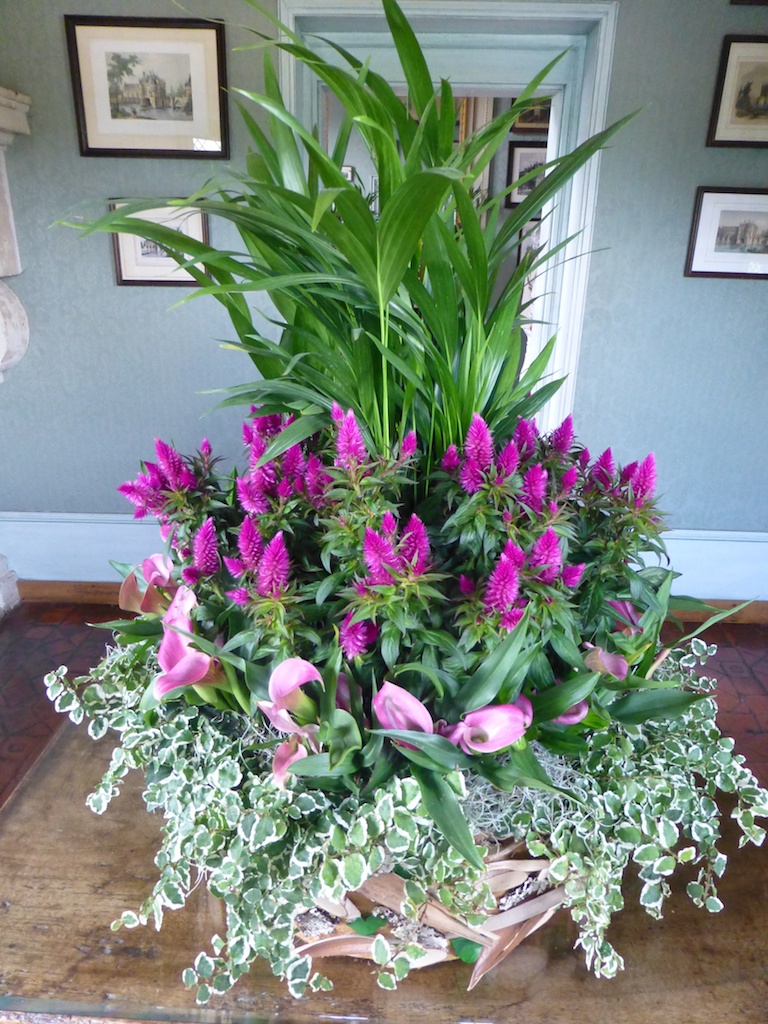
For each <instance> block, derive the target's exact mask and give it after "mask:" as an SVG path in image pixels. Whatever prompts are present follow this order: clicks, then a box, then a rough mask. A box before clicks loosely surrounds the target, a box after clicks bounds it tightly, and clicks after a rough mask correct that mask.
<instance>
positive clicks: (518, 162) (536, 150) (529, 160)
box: [504, 142, 547, 207]
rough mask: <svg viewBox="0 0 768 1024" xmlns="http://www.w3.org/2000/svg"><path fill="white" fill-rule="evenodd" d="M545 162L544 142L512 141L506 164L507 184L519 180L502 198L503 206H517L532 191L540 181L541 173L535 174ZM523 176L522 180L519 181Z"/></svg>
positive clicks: (545, 148) (545, 147) (545, 146)
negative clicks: (503, 198)
mask: <svg viewBox="0 0 768 1024" xmlns="http://www.w3.org/2000/svg"><path fill="white" fill-rule="evenodd" d="M546 162H547V144H546V142H512V143H510V146H509V161H508V164H507V185H512V184H513V183H514V182H520V184H518V185H516V186H515V188H513V189H512V190H511V191H510V192H508V193H507V195H506V198H505V200H504V204H505V206H508V207H511V206H517V204H518V203H522V201H523V200H524V199H525V198H526V197H527V196H528V195H530V193H531V192H533V190H534V188H535V187H536V185H538V183H539V182H540V181H541V178H542V174H537V173H536V171H537V169H538V168H539V167H543V166H544V164H545V163H546ZM521 178H524V179H525V180H524V181H520V179H521Z"/></svg>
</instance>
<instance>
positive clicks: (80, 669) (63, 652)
mask: <svg viewBox="0 0 768 1024" xmlns="http://www.w3.org/2000/svg"><path fill="white" fill-rule="evenodd" d="M119 617H120V613H119V611H118V610H117V609H116V608H113V607H111V606H105V605H76V604H34V603H29V604H22V605H21V607H19V608H17V609H15V610H14V611H13V612H11V614H10V615H8V616H7V617H6V618H5V619H4V620H3V621H2V622H0V806H1V805H2V804H3V803H4V802H5V800H6V799H7V798H8V796H9V795H10V793H11V791H12V790H13V788H14V787H15V785H16V783H17V782H18V781H19V780H20V779H21V778H22V777H23V775H24V774H25V773H26V772H27V771H28V770H29V768H30V767H31V765H32V764H33V762H34V761H35V760H36V758H37V757H38V756H39V755H40V753H41V751H42V750H43V749H44V747H45V745H46V743H47V742H48V740H49V739H50V737H51V736H52V735H53V733H54V732H55V731H56V729H57V728H58V727H59V726H60V725H61V724H62V722H63V721H64V716H62V715H59V714H57V712H56V711H54V710H53V708H52V706H51V705H50V703H49V702H48V700H47V698H46V696H45V690H44V688H43V684H42V679H43V676H44V675H45V674H46V673H47V672H50V671H51V670H52V669H55V668H57V667H58V666H59V665H67V666H68V667H69V669H70V672H71V673H72V674H73V675H82V674H84V673H86V672H87V670H88V669H89V667H90V666H91V665H93V664H95V663H96V662H97V661H98V659H99V656H100V654H101V651H102V650H103V648H104V644H105V643H106V641H107V640H108V638H109V633H108V632H105V631H103V630H100V629H92V628H89V627H88V626H87V625H86V623H88V622H106V621H109V620H110V619H114V618H119ZM706 637H707V639H708V640H709V642H710V643H715V644H717V646H718V653H717V655H716V656H715V657H714V658H713V659H712V660H711V661H710V662H709V664H708V665H707V667H706V670H705V671H706V672H707V674H708V675H710V676H714V677H716V678H717V680H718V683H719V686H718V701H719V704H720V716H719V721H720V725H721V728H722V729H723V731H724V732H726V733H727V734H729V735H731V736H733V737H734V739H735V740H736V748H737V750H738V751H739V752H740V753H742V754H744V756H745V758H746V760H747V764H748V765H749V767H750V768H751V769H752V770H753V771H754V772H755V774H756V775H757V776H758V778H759V779H760V781H761V783H762V784H763V785H768V626H746V625H729V624H723V623H721V624H720V625H718V626H715V627H713V628H712V629H711V630H709V631H708V632H707V634H706Z"/></svg>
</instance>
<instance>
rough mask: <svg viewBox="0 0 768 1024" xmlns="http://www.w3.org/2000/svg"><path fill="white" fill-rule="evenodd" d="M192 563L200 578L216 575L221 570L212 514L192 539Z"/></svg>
mask: <svg viewBox="0 0 768 1024" xmlns="http://www.w3.org/2000/svg"><path fill="white" fill-rule="evenodd" d="M192 563H193V566H194V568H195V570H196V571H197V573H198V578H202V577H204V576H215V575H216V573H217V572H218V571H219V548H218V544H217V542H216V524H215V523H214V521H213V519H212V518H211V517H210V516H209V517H208V519H206V520H205V522H204V523H203V525H202V526H201V527H200V528H199V529H198V530H197V531H196V532H195V536H194V538H193V540H192Z"/></svg>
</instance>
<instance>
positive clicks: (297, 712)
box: [256, 658, 323, 744]
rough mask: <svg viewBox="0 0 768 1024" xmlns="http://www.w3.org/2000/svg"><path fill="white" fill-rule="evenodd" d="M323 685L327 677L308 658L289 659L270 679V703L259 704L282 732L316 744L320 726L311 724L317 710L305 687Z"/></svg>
mask: <svg viewBox="0 0 768 1024" xmlns="http://www.w3.org/2000/svg"><path fill="white" fill-rule="evenodd" d="M322 681H323V677H322V676H321V675H320V673H319V671H318V670H317V669H316V668H315V666H314V665H313V664H312V662H310V661H305V660H304V658H286V659H285V661H281V662H280V664H279V665H278V666H277V667H276V668H275V670H274V671H273V672H272V675H271V676H270V677H269V684H268V687H267V689H268V692H269V696H270V700H260V701H257V702H256V703H257V705H258V707H259V710H260V711H261V712H262V713H263V714H264V715H266V717H267V718H268V719H269V721H270V722H271V723H272V725H273V726H274V727H275V729H277V730H278V731H279V732H287V733H297V734H299V735H301V736H305V737H306V738H307V739H309V740H310V741H311V742H312V743H313V744H314V734H315V733H316V732H317V726H316V725H308V724H307V723H308V722H311V721H312V719H313V718H315V717H316V716H317V706H316V705H315V702H314V701H313V700H311V699H310V698H309V697H308V696H307V695H306V694H305V693H303V692H302V690H301V687H302V686H304V685H305V683H311V682H319V683H322ZM297 719H298V721H297Z"/></svg>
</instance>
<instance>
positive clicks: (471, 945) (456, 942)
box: [451, 938, 483, 964]
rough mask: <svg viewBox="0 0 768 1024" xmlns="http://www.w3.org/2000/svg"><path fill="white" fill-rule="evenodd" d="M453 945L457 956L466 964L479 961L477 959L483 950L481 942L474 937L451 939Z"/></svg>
mask: <svg viewBox="0 0 768 1024" xmlns="http://www.w3.org/2000/svg"><path fill="white" fill-rule="evenodd" d="M451 946H452V947H453V951H454V953H455V954H456V956H457V957H458V958H459V960H461V961H462V962H463V963H465V964H474V963H477V959H478V957H479V956H480V954H481V953H482V951H483V947H482V945H481V944H480V943H479V942H473V941H472V939H461V938H458V939H451Z"/></svg>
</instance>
